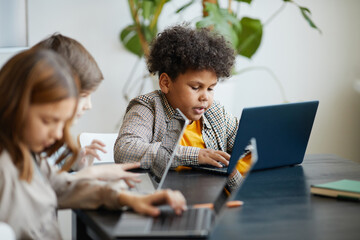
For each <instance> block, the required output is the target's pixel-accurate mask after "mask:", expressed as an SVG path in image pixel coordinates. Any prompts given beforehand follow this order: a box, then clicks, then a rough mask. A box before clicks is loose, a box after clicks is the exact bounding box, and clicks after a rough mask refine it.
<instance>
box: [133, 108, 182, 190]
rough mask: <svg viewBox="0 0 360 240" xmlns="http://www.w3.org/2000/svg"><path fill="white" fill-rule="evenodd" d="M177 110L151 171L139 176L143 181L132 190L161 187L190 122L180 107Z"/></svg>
mask: <svg viewBox="0 0 360 240" xmlns="http://www.w3.org/2000/svg"><path fill="white" fill-rule="evenodd" d="M175 111H176V113H175V114H174V115H173V116H172V118H171V120H170V122H169V123H168V125H167V129H166V133H165V135H164V137H163V139H162V141H161V144H160V146H159V149H158V151H157V153H156V158H155V160H154V161H153V162H152V164H151V167H150V172H149V173H144V174H141V175H140V176H139V178H140V179H141V182H140V183H136V184H135V187H134V188H130V189H129V190H130V191H135V192H140V193H152V192H154V191H155V190H159V189H161V187H162V185H163V183H164V181H165V178H166V175H167V174H168V172H169V170H170V168H171V164H172V162H173V159H174V157H175V155H176V152H177V149H178V146H179V143H180V139H181V138H182V136H183V134H184V131H185V129H186V127H187V125H188V124H189V120H188V119H187V118H186V116H185V115H184V114H183V113H182V112H181V111H180V110H179V109H175ZM156 185H157V186H156Z"/></svg>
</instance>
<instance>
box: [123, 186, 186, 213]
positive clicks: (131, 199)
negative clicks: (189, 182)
mask: <svg viewBox="0 0 360 240" xmlns="http://www.w3.org/2000/svg"><path fill="white" fill-rule="evenodd" d="M119 201H120V203H121V204H122V205H125V206H129V207H131V208H132V209H133V210H134V211H135V212H137V213H140V214H145V215H150V216H153V217H156V216H158V215H159V214H160V210H159V208H157V207H156V206H157V205H164V204H166V205H170V207H171V208H173V209H174V211H175V213H176V214H178V215H179V214H181V213H182V212H183V211H184V210H186V200H185V198H184V196H183V195H182V194H181V192H179V191H172V190H160V191H157V192H155V193H152V194H148V195H136V194H134V193H130V192H122V193H120V195H119Z"/></svg>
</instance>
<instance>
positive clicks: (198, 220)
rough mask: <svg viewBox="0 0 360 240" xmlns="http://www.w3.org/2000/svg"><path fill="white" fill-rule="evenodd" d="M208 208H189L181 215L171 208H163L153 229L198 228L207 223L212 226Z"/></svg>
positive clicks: (179, 229) (155, 220)
mask: <svg viewBox="0 0 360 240" xmlns="http://www.w3.org/2000/svg"><path fill="white" fill-rule="evenodd" d="M208 210H209V209H204V208H198V209H196V208H189V209H188V210H186V211H184V212H183V213H182V215H180V216H179V215H176V214H175V212H174V211H173V210H172V209H171V208H162V209H161V214H160V216H159V217H156V218H154V221H153V225H152V229H151V231H164V230H167V231H168V230H175V231H182V230H198V229H201V228H202V227H203V226H204V225H205V226H206V225H207V224H208V225H207V226H209V227H210V224H211V217H210V216H206V215H208V214H209V213H210V211H208ZM204 220H205V222H204Z"/></svg>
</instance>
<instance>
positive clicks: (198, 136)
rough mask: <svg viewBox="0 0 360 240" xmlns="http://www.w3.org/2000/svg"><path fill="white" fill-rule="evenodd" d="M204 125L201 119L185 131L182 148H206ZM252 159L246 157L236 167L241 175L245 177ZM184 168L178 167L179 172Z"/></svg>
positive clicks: (181, 142)
mask: <svg viewBox="0 0 360 240" xmlns="http://www.w3.org/2000/svg"><path fill="white" fill-rule="evenodd" d="M201 130H202V123H201V119H200V120H197V121H194V122H192V123H191V124H189V125H188V126H187V127H186V129H185V131H184V135H183V137H182V138H181V140H180V145H182V146H188V147H198V148H206V146H205V142H204V140H203V138H202V132H201ZM250 160H251V158H250V157H245V158H244V159H243V160H242V161H239V162H238V164H237V165H236V169H237V170H238V171H239V172H240V173H241V175H244V173H246V172H247V171H248V168H249V166H250ZM181 169H182V167H181V166H180V167H178V168H177V170H181Z"/></svg>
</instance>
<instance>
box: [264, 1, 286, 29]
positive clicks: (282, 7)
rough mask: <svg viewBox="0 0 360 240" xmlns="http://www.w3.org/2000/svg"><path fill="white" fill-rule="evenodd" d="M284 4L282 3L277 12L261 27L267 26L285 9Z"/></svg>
mask: <svg viewBox="0 0 360 240" xmlns="http://www.w3.org/2000/svg"><path fill="white" fill-rule="evenodd" d="M285 5H286V2H283V3H282V4H281V6H280V8H279V9H278V10H276V11H275V12H274V13H273V14H272V15H271V16H270V17H269V18H268V20H266V21H265V23H264V24H263V26H264V27H265V25H267V24H269V23H270V22H271V21H272V20H273V19H274V18H275V17H276V16H277V15H278V14H279V13H280V12H281V11H282V10H283V9H284V8H285Z"/></svg>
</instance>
